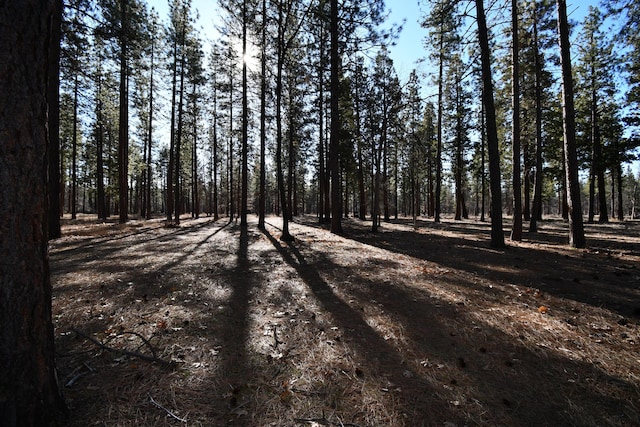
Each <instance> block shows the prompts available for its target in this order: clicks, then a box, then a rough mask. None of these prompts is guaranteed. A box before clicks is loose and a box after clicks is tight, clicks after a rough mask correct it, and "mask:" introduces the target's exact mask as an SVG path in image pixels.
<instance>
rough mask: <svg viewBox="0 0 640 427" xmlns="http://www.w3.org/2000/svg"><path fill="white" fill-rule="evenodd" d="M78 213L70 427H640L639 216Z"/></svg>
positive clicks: (65, 290) (63, 265) (64, 252)
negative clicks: (525, 226)
mask: <svg viewBox="0 0 640 427" xmlns="http://www.w3.org/2000/svg"><path fill="white" fill-rule="evenodd" d="M280 224H281V222H280V219H279V218H275V217H274V218H269V219H268V221H267V228H266V230H265V231H264V232H262V231H260V230H258V229H257V227H256V224H255V223H254V222H250V224H249V228H248V231H247V232H245V233H242V232H241V229H240V227H239V225H237V224H236V223H228V221H227V220H226V219H223V220H218V221H216V222H214V221H212V220H211V219H209V218H201V219H198V220H190V219H186V218H185V219H184V220H183V222H182V225H181V226H180V227H173V228H172V227H165V226H164V222H163V221H162V220H160V219H158V220H153V221H131V222H130V223H128V224H126V225H120V224H116V223H97V222H95V220H94V219H92V218H89V217H87V218H85V219H81V220H77V221H70V220H65V221H64V226H63V233H64V237H63V238H61V239H58V240H55V241H53V242H52V243H51V247H50V258H51V270H52V281H53V288H54V289H53V291H54V299H53V310H54V313H53V314H54V322H55V328H56V330H55V333H56V344H57V353H58V354H57V363H58V369H59V376H60V379H61V382H62V383H63V384H64V390H65V395H66V399H67V403H68V406H69V409H70V418H69V420H68V421H67V424H68V425H72V426H89V425H98V426H102V425H104V426H179V425H185V426H199V425H202V426H226V425H233V426H360V427H364V426H422V425H425V426H448V427H452V426H464V425H469V426H472V425H483V426H485V425H486V426H495V425H503V426H520V425H536V426H545V425H549V426H558V425H581V426H590V425H593V426H605V425H616V426H637V425H640V351H639V349H640V346H639V342H640V327H639V326H640V263H639V262H638V261H639V260H640V223H638V222H625V223H622V224H621V223H613V224H609V225H588V226H587V237H588V242H589V249H585V250H574V249H570V248H568V247H567V246H566V244H565V240H566V233H567V231H566V224H564V223H563V222H561V221H545V222H543V223H542V224H541V231H540V233H538V234H536V235H530V234H526V233H525V240H524V241H523V242H521V243H509V247H508V248H507V249H506V250H500V251H498V250H493V249H490V248H489V247H488V240H489V239H488V233H489V224H488V223H480V222H477V221H473V220H469V221H464V222H454V221H451V220H445V221H443V222H442V223H440V224H434V223H433V222H432V221H428V222H427V221H425V222H420V223H419V224H418V225H419V227H418V229H417V230H414V227H413V224H412V223H411V222H409V221H402V220H399V221H392V222H391V223H384V224H383V227H382V231H381V232H380V233H377V234H371V233H370V232H369V227H370V222H361V221H358V220H354V219H348V220H345V221H344V223H343V224H344V228H345V235H344V236H336V235H333V234H331V233H330V232H329V231H328V230H326V229H324V228H322V227H320V226H318V225H317V224H316V219H315V218H313V217H304V218H300V219H296V222H295V223H294V224H291V231H292V234H293V235H294V236H295V237H296V240H295V242H293V243H291V244H285V243H282V242H280V241H279V239H278V238H279V232H280V230H279V229H278V227H279V225H280Z"/></svg>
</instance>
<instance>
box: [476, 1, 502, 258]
mask: <svg viewBox="0 0 640 427" xmlns="http://www.w3.org/2000/svg"><path fill="white" fill-rule="evenodd" d="M476 12H477V15H478V39H479V42H480V56H481V60H482V98H483V104H484V109H485V119H486V130H487V146H488V149H489V180H490V188H491V246H492V247H494V248H502V247H504V246H505V244H504V233H503V231H502V193H501V192H502V188H501V185H500V152H499V150H498V129H497V125H496V110H495V104H494V101H493V81H492V80H491V79H492V77H491V57H490V53H489V37H488V31H487V21H486V18H485V14H484V4H483V0H476Z"/></svg>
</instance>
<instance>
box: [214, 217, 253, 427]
mask: <svg viewBox="0 0 640 427" xmlns="http://www.w3.org/2000/svg"><path fill="white" fill-rule="evenodd" d="M228 224H231V223H228ZM231 227H232V228H239V229H240V233H239V234H240V240H239V245H238V252H237V257H236V266H235V268H234V269H233V270H232V271H231V272H229V275H228V277H227V279H228V281H229V282H228V284H229V287H230V288H231V296H230V298H229V299H228V302H227V312H228V315H227V316H225V318H220V319H219V322H220V324H219V330H218V331H219V339H220V342H221V343H222V346H221V350H220V353H221V357H220V360H221V361H222V363H221V365H220V366H219V367H218V371H217V372H216V374H215V375H214V377H215V378H216V380H217V381H218V382H220V383H221V384H222V387H223V388H226V389H227V390H228V393H226V394H225V395H224V396H223V398H224V399H225V404H226V408H227V412H226V413H224V414H221V415H220V418H225V423H226V425H247V423H249V421H248V420H247V417H249V416H251V415H252V414H254V413H255V411H256V409H255V405H256V403H257V402H254V401H253V399H252V398H251V393H252V390H250V389H249V388H248V387H249V383H250V382H251V379H252V378H253V377H254V376H255V372H254V371H255V369H258V368H257V367H256V366H254V361H253V360H252V358H251V357H250V356H249V344H250V343H249V329H250V327H251V324H250V302H251V300H252V298H251V296H252V293H253V292H254V291H256V289H257V287H258V285H259V284H260V283H261V280H262V279H261V277H260V274H259V273H257V272H255V271H253V269H252V268H251V262H250V260H249V251H248V248H249V244H250V241H249V240H250V237H251V238H252V239H254V240H255V238H256V236H257V234H255V233H254V234H253V235H252V236H249V231H248V230H247V228H246V227H242V226H238V225H237V224H236V225H231Z"/></svg>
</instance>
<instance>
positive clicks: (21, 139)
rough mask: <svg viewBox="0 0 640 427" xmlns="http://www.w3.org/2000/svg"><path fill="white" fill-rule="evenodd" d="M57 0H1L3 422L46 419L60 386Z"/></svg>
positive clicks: (58, 401) (55, 411)
mask: <svg viewBox="0 0 640 427" xmlns="http://www.w3.org/2000/svg"><path fill="white" fill-rule="evenodd" d="M54 9H55V2H54V1H52V0H49V1H34V0H24V1H20V2H11V1H9V2H2V3H0V45H2V46H3V47H4V48H3V49H0V76H2V78H0V206H2V209H1V210H0V259H1V260H2V262H0V366H2V371H3V372H2V375H0V425H2V426H46V425H51V424H53V423H54V421H55V420H56V418H57V417H58V416H59V415H61V414H62V413H63V412H64V411H65V407H64V402H63V399H62V395H61V394H60V389H59V388H58V384H57V379H56V373H55V361H54V356H55V353H54V335H53V323H52V320H51V283H50V280H49V264H48V260H47V233H48V223H47V207H48V198H47V192H48V180H47V176H48V173H47V171H48V166H49V163H48V160H49V157H48V153H47V149H48V144H49V134H48V132H49V129H48V126H47V107H48V105H50V103H51V102H54V101H53V100H50V99H47V96H49V95H50V94H51V93H52V91H49V89H50V88H48V87H47V85H48V83H49V82H51V80H50V79H49V78H50V76H48V70H49V68H48V65H49V64H48V53H49V48H50V36H51V23H52V18H53V14H54Z"/></svg>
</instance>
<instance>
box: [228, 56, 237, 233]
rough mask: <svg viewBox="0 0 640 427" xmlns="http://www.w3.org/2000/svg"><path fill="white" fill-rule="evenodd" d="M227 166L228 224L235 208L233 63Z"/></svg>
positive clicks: (230, 87)
mask: <svg viewBox="0 0 640 427" xmlns="http://www.w3.org/2000/svg"><path fill="white" fill-rule="evenodd" d="M228 157H229V158H228V161H229V166H228V169H227V174H228V176H229V181H228V183H227V185H228V189H227V194H228V196H229V200H228V208H227V209H228V211H229V222H232V221H233V219H234V217H235V206H234V204H233V203H234V200H233V194H234V191H233V63H231V62H230V63H229V155H228Z"/></svg>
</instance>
